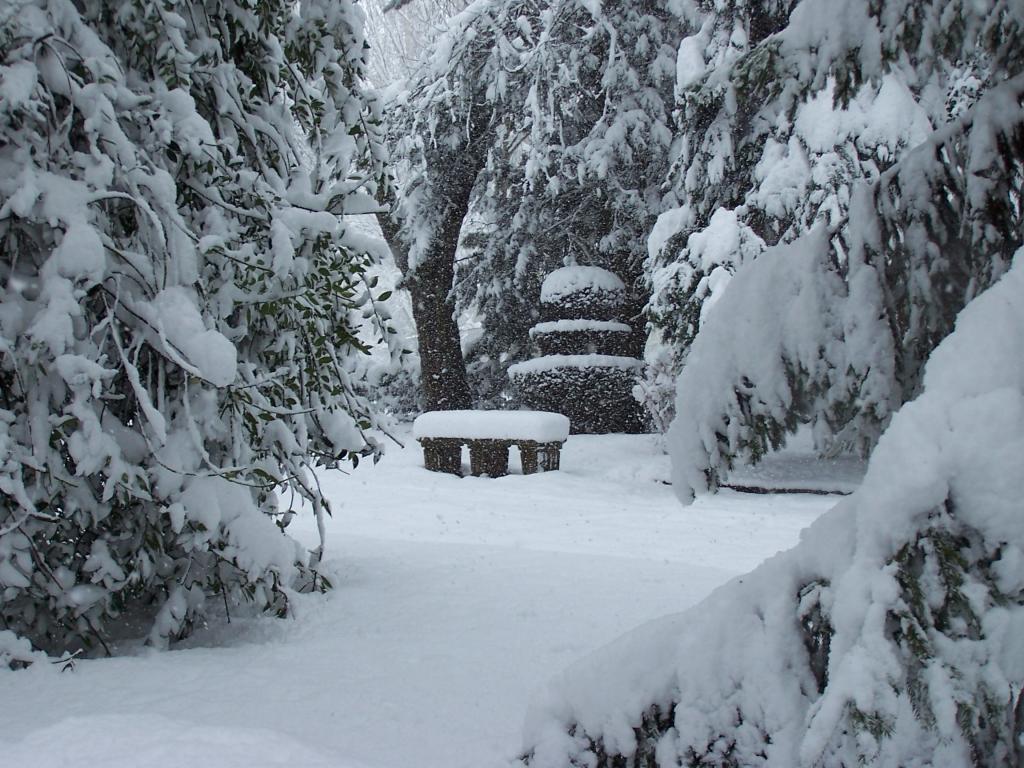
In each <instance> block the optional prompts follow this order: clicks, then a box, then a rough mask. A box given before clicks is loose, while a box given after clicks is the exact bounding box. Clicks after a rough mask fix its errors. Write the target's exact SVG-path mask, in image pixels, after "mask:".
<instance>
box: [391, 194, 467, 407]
mask: <svg viewBox="0 0 1024 768" xmlns="http://www.w3.org/2000/svg"><path fill="white" fill-rule="evenodd" d="M464 197H465V198H466V202H465V204H464V205H457V204H455V203H454V202H452V203H450V204H449V205H448V206H447V208H446V209H445V212H444V216H443V218H442V221H441V226H440V227H439V229H438V231H437V233H436V234H435V237H434V240H433V242H432V243H431V244H430V247H429V248H428V249H427V253H426V255H425V258H424V259H423V260H422V261H421V262H420V263H419V264H418V265H417V266H416V269H415V270H414V271H413V272H412V274H410V275H409V277H408V279H407V281H406V286H407V287H408V288H409V292H410V293H411V294H412V315H413V318H414V319H415V320H416V336H417V338H418V339H419V347H420V381H421V384H422V386H423V397H424V400H425V402H426V406H427V410H430V411H450V410H456V409H460V408H471V407H472V406H473V398H472V397H471V396H470V393H469V383H468V382H467V379H466V363H465V360H463V358H462V345H461V343H460V340H459V326H458V323H456V322H455V295H454V293H453V292H452V285H453V282H454V280H455V249H456V246H457V245H458V242H459V232H460V230H461V229H462V220H463V218H465V215H466V208H467V207H468V204H469V192H468V191H467V192H466V194H465V196H464Z"/></svg>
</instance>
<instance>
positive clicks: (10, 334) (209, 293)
mask: <svg viewBox="0 0 1024 768" xmlns="http://www.w3.org/2000/svg"><path fill="white" fill-rule="evenodd" d="M363 46H364V40H363V36H362V30H361V21H360V15H359V12H358V11H357V10H356V9H355V7H354V6H353V5H352V4H351V3H350V2H347V0H342V1H341V2H335V1H334V0H332V1H331V2H320V1H319V0H303V2H302V3H293V2H290V1H289V0H277V1H270V2H261V3H259V4H256V5H251V6H250V5H246V4H241V5H239V4H234V3H220V2H188V1H186V2H179V3H176V4H167V3H164V2H159V1H158V0H133V1H132V2H103V1H101V0H83V2H75V3H72V2H70V1H69V0H53V1H49V0H16V1H15V2H12V3H6V4H5V5H4V7H3V8H2V9H0V50H2V51H3V59H2V62H0V290H2V293H0V626H2V627H5V628H7V629H8V630H12V631H13V632H15V633H17V634H18V635H21V636H23V637H25V638H27V639H29V640H30V641H31V642H32V643H33V644H34V645H35V646H36V647H37V648H39V649H43V650H46V651H59V650H61V649H66V648H68V649H76V648H79V647H83V646H85V647H89V648H93V649H95V648H96V647H97V646H98V645H102V646H105V645H106V641H105V638H106V636H107V631H108V629H109V627H110V625H111V622H112V620H113V619H115V618H116V617H118V616H121V615H123V614H125V613H127V612H132V613H136V612H138V613H141V614H143V615H145V616H148V620H149V627H150V632H149V640H150V642H152V643H153V644H155V645H163V644H166V643H167V642H168V640H170V639H174V638H176V637H178V636H180V635H181V634H183V633H185V632H187V631H188V628H189V626H190V625H191V624H192V623H193V622H194V620H195V618H196V617H197V616H198V615H199V614H201V612H202V611H203V606H204V603H205V602H206V600H207V599H208V598H210V597H211V596H214V595H216V596H217V602H218V603H221V602H224V603H227V604H229V603H230V602H231V601H235V600H239V599H244V600H248V601H251V602H253V603H255V604H256V605H257V606H260V607H264V608H272V609H274V610H275V611H278V612H283V611H285V610H286V607H287V591H288V589H289V587H290V586H291V585H293V584H294V583H295V580H296V578H297V577H299V576H300V574H301V572H303V571H304V570H305V569H307V567H308V566H309V565H310V558H309V556H308V554H307V553H306V552H304V551H302V549H301V548H300V547H299V545H298V544H297V543H296V542H295V541H293V540H292V539H290V538H289V537H287V536H286V535H283V533H282V530H281V528H283V527H284V525H285V524H286V523H287V520H288V519H289V517H290V516H291V514H292V512H291V511H290V509H289V508H288V504H289V502H285V505H284V506H279V492H280V491H284V492H285V493H283V494H281V496H280V498H283V499H287V498H288V497H289V492H291V493H292V495H295V494H297V496H298V497H302V498H305V499H307V500H309V501H310V502H311V503H312V506H313V507H314V509H315V510H316V514H317V515H322V514H324V513H325V512H326V511H327V508H326V502H325V500H324V499H323V498H322V497H321V495H320V493H319V491H318V488H317V485H316V482H315V478H313V476H312V474H311V471H312V468H313V466H314V465H316V464H321V465H333V464H335V463H337V462H338V461H341V460H344V459H346V458H348V457H357V456H358V455H361V454H366V453H368V452H372V451H373V450H375V446H374V444H373V442H372V440H370V439H369V438H368V437H367V435H366V434H365V429H366V428H367V427H368V426H369V425H370V417H369V415H368V412H367V407H366V405H365V403H364V401H362V400H361V399H360V398H358V397H357V396H356V395H355V394H354V393H353V390H352V384H351V376H352V373H353V371H355V370H356V366H355V363H354V360H353V356H354V355H356V353H358V352H359V351H360V350H361V349H362V348H363V344H362V343H361V342H360V341H358V339H357V336H356V324H357V323H358V322H361V321H360V320H359V314H360V313H362V315H363V316H364V317H373V316H374V312H375V309H376V308H377V307H378V304H377V301H376V300H375V298H374V297H373V296H371V292H370V288H369V286H368V284H367V283H366V281H365V280H364V279H363V272H364V270H365V267H366V266H367V265H368V263H369V261H370V256H369V255H368V253H367V248H366V243H365V239H364V238H362V237H361V236H359V235H358V234H354V233H351V232H350V231H349V229H348V228H347V227H346V226H345V224H344V221H343V218H342V215H343V214H344V213H346V212H357V211H358V210H359V209H360V207H363V206H365V202H366V201H369V200H370V199H371V197H372V195H373V194H374V193H375V184H376V183H377V181H376V180H377V178H378V177H379V176H380V172H381V169H380V163H379V154H378V152H377V150H376V139H375V137H374V135H373V131H375V128H374V125H375V124H376V122H377V118H376V116H375V113H374V106H373V104H372V103H371V102H370V101H368V100H367V99H366V98H365V97H364V95H363V94H362V92H361V90H360V71H361V67H362V57H363V55H364V53H363ZM314 560H315V558H314ZM307 581H308V579H307ZM315 581H316V582H317V583H321V582H319V579H316V580H315Z"/></svg>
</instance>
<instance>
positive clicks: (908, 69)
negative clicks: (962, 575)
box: [646, 0, 1024, 443]
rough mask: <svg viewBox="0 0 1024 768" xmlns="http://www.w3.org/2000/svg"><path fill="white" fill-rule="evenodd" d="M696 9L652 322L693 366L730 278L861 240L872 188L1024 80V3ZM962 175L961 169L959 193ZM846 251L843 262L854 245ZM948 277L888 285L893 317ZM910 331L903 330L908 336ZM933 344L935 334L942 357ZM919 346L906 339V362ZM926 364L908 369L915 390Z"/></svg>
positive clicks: (824, 2)
mask: <svg viewBox="0 0 1024 768" xmlns="http://www.w3.org/2000/svg"><path fill="white" fill-rule="evenodd" d="M694 12H695V13H696V15H697V18H696V19H695V20H694V21H693V22H692V23H693V25H694V27H695V29H696V31H695V32H694V33H693V34H691V35H690V36H688V37H687V38H685V39H684V40H683V41H682V42H681V44H680V46H679V55H678V58H677V67H676V92H677V100H678V110H677V112H676V115H675V117H676V121H675V126H676V137H675V142H674V144H673V148H674V155H673V158H674V165H673V168H672V171H671V173H670V177H669V181H668V184H669V186H670V188H671V192H670V193H669V194H668V195H667V196H666V201H667V202H668V209H667V210H666V211H665V212H663V213H662V215H661V216H660V217H659V219H658V223H657V225H656V226H655V227H654V228H653V230H652V232H651V236H650V238H649V241H648V245H649V255H648V260H647V266H646V275H647V279H648V282H649V285H650V287H651V293H652V296H651V301H650V303H649V305H648V311H649V313H650V318H651V321H652V323H653V324H654V325H655V326H656V327H657V328H658V329H659V331H660V333H661V336H662V337H663V338H664V339H665V341H666V342H668V343H670V344H672V345H673V346H674V347H675V351H674V356H675V357H676V358H677V359H679V360H680V362H682V361H683V360H684V359H685V357H686V355H687V353H688V351H689V346H690V344H691V343H692V341H693V338H694V336H695V335H696V333H697V332H698V330H699V328H700V323H701V322H702V321H703V320H704V319H706V317H707V316H708V314H709V311H708V307H707V305H708V303H709V301H710V302H714V301H717V299H718V298H719V297H720V296H722V295H724V290H723V288H724V287H725V286H727V285H728V279H729V276H730V275H731V274H733V273H735V272H736V270H737V269H740V268H741V267H742V265H743V264H745V263H749V262H750V261H751V260H752V259H753V258H755V257H757V256H758V254H759V253H760V252H761V251H763V250H764V249H765V248H766V247H769V246H774V245H778V244H784V243H790V242H792V241H793V240H795V239H797V238H799V237H801V236H803V235H805V234H807V233H808V232H809V231H810V230H811V229H813V228H814V227H815V226H817V225H823V226H825V227H827V228H828V229H829V230H830V231H833V232H834V231H837V230H838V231H840V232H842V234H843V236H844V237H845V236H846V235H847V234H849V233H848V232H846V222H847V216H848V213H849V211H850V206H851V205H852V203H853V202H854V197H855V189H856V187H857V185H858V184H860V183H863V182H868V183H876V182H877V181H878V180H879V179H880V178H881V176H882V175H883V174H885V173H887V172H888V171H889V170H890V169H891V168H892V167H893V166H894V165H896V164H897V163H899V162H900V161H901V159H903V158H904V157H906V156H907V154H908V153H909V152H911V151H912V150H913V149H914V148H915V147H916V146H918V145H920V144H921V143H922V142H923V141H925V140H926V139H927V138H928V136H929V135H931V133H932V132H933V131H935V130H941V129H942V128H943V126H945V125H947V124H948V123H950V122H951V121H953V120H955V119H956V118H958V117H960V116H961V115H962V114H963V113H964V111H965V110H967V109H968V108H970V107H971V105H972V104H974V103H975V101H976V100H977V99H978V98H980V97H981V96H982V95H983V94H985V93H986V92H987V91H988V90H990V89H991V88H993V87H996V86H998V85H999V84H1000V83H1002V82H1003V81H1004V80H1005V79H1006V78H1008V77H1012V76H1014V75H1016V74H1019V73H1020V72H1021V70H1022V57H1021V55H1020V51H1021V50H1022V48H1024V40H1022V34H1021V28H1022V15H1021V6H1020V4H1019V3H1015V2H1005V1H1004V0H992V1H991V2H989V1H986V2H981V3H968V2H960V1H959V0H956V1H953V2H950V0H885V1H884V2H867V0H803V1H802V2H787V1H785V0H778V1H776V0H765V1H764V2H756V3H755V2H747V0H730V1H729V2H716V3H698V4H695V8H694ZM963 156H964V155H963V154H961V158H962V157H963ZM958 167H959V166H958V165H957V163H955V162H954V163H952V164H951V165H950V167H949V173H950V174H951V177H950V182H951V183H952V184H953V185H954V186H955V184H956V182H955V177H956V175H957V174H958V173H959V170H958ZM934 181H936V180H935V179H932V182H934ZM898 197H899V196H898V195H894V196H893V200H897V199H898ZM673 199H674V202H673ZM992 214H993V215H992V219H993V220H997V219H998V218H999V215H998V213H997V211H995V210H993V211H992ZM934 242H935V243H936V244H938V245H940V247H941V240H935V241H934ZM1010 250H1011V251H1012V248H1011V249H1010ZM835 258H836V260H837V262H838V264H839V266H840V267H841V266H842V262H843V258H844V253H843V251H842V249H837V252H836V256H835ZM898 262H899V260H898V259H897V260H895V263H894V268H893V271H894V272H897V273H900V272H901V270H902V267H900V266H899V263H898ZM876 266H880V265H876ZM883 272H885V274H886V275H887V276H888V270H883ZM941 272H942V271H940V275H936V276H935V277H936V278H941ZM922 274H923V273H918V275H922ZM904 276H905V273H903V274H900V278H901V279H902V278H903V277H904ZM887 279H888V278H887ZM939 281H940V280H936V279H934V278H931V277H929V278H926V279H924V280H923V281H918V280H917V278H916V277H915V278H913V279H911V280H909V281H908V282H907V286H908V287H910V288H911V289H912V290H910V291H908V292H906V293H905V294H903V295H902V296H901V295H900V294H899V291H897V290H892V291H889V292H888V295H887V297H886V301H887V302H892V303H891V304H890V306H889V312H890V313H891V315H892V316H893V317H895V316H896V315H898V314H900V315H906V316H913V317H915V318H916V307H917V306H919V303H918V302H920V301H921V300H922V296H920V295H915V293H914V290H913V289H917V288H927V289H929V290H930V289H931V288H938V290H937V295H938V296H940V297H941V296H942V295H943V291H944V290H945V289H944V288H942V287H940V286H938V285H937V282H939ZM892 285H895V282H893V283H892ZM961 293H962V291H961V290H960V289H959V288H953V289H952V291H951V295H952V296H953V297H957V296H960V295H961ZM938 303H939V304H943V300H942V299H941V298H940V300H939V302H938ZM961 306H963V301H962V300H960V299H956V298H954V301H953V302H952V304H951V305H949V306H946V307H945V308H944V309H943V310H942V313H943V314H944V316H945V319H944V320H943V321H942V323H941V324H940V325H941V326H942V327H943V328H945V329H946V331H944V332H948V327H949V322H950V320H951V318H952V317H953V316H954V315H955V314H956V311H957V310H958V309H959V308H960V307H961ZM922 319H923V318H922ZM914 321H915V320H912V321H911V322H914ZM930 322H932V320H931V319H928V320H927V321H926V323H925V324H926V325H927V324H928V323H930ZM905 330H906V329H904V328H898V327H897V326H896V325H895V324H894V326H893V335H894V336H897V337H899V336H900V335H901V334H903V333H904V332H905ZM931 337H932V333H931V331H926V332H924V333H923V338H928V339H930V340H929V341H927V342H926V345H930V346H929V347H928V348H931V346H934V341H935V340H936V339H932V338H931ZM907 341H909V340H905V339H901V338H897V339H896V345H897V347H898V348H900V349H901V352H900V355H901V356H902V354H903V350H904V345H905V343H907ZM913 343H916V342H913ZM925 354H926V351H925ZM922 359H923V358H922V357H920V355H917V354H914V355H911V356H910V359H908V360H907V362H908V364H909V368H908V370H907V373H908V374H909V380H908V384H909V386H908V387H907V388H906V395H907V396H913V394H914V383H913V380H914V377H915V376H916V375H917V374H916V373H913V372H912V371H913V370H914V369H915V368H916V369H917V372H918V373H919V368H920V362H921V360H922ZM901 375H902V373H901ZM899 402H902V399H901V400H899V401H897V403H896V405H898V404H899ZM877 434H878V430H877V428H872V430H871V431H869V432H868V433H866V434H864V435H862V436H855V437H853V439H854V440H860V439H863V440H866V441H867V442H868V443H870V442H872V441H873V440H874V439H875V437H877Z"/></svg>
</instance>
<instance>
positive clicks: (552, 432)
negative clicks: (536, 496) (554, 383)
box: [412, 411, 569, 477]
mask: <svg viewBox="0 0 1024 768" xmlns="http://www.w3.org/2000/svg"><path fill="white" fill-rule="evenodd" d="M412 431H413V437H415V438H416V439H417V440H418V441H419V443H420V445H421V446H422V447H423V463H424V465H425V466H426V468H427V469H429V470H431V471H433V472H449V473H451V474H453V475H457V474H459V473H460V472H461V470H462V446H463V445H468V446H469V466H470V473H471V474H473V475H476V476H481V475H487V476H488V477H501V476H502V475H507V474H508V450H509V448H511V447H512V446H513V445H515V446H518V448H519V455H520V458H521V460H522V465H523V474H524V475H531V474H533V473H534V472H538V471H541V472H547V471H550V470H555V469H558V468H559V464H560V460H561V449H562V444H563V443H564V442H565V441H566V439H568V437H569V419H568V418H566V417H565V416H563V415H562V414H560V413H547V412H545V411H429V412H427V413H424V414H423V415H421V416H420V417H419V418H417V419H416V421H415V422H414V423H413V430H412Z"/></svg>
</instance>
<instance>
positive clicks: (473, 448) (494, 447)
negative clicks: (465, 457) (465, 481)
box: [469, 440, 509, 477]
mask: <svg viewBox="0 0 1024 768" xmlns="http://www.w3.org/2000/svg"><path fill="white" fill-rule="evenodd" d="M508 449H509V443H507V442H505V441H503V440H471V441H470V442H469V471H470V473H471V474H473V475H474V476H476V477H480V476H481V475H487V476H488V477H503V476H504V475H507V474H508Z"/></svg>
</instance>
